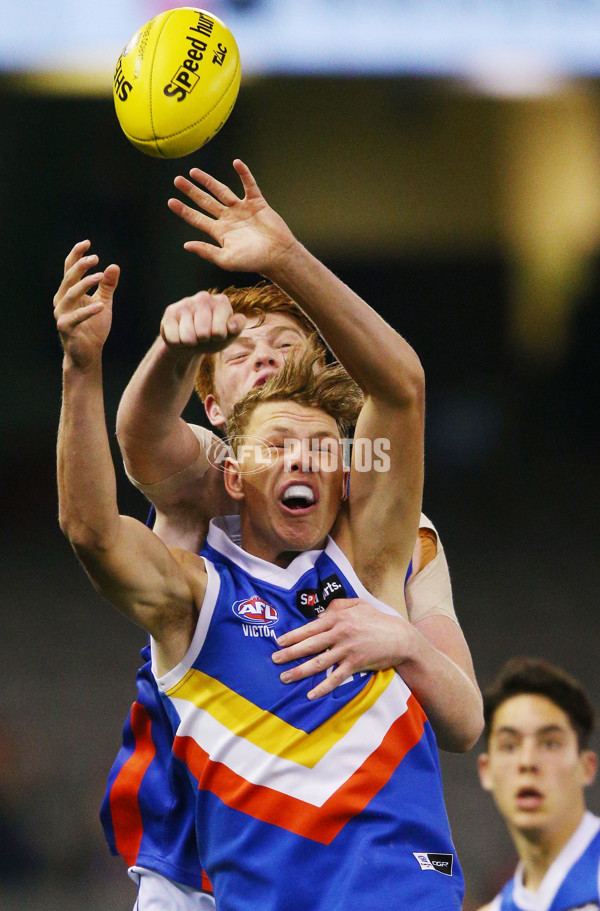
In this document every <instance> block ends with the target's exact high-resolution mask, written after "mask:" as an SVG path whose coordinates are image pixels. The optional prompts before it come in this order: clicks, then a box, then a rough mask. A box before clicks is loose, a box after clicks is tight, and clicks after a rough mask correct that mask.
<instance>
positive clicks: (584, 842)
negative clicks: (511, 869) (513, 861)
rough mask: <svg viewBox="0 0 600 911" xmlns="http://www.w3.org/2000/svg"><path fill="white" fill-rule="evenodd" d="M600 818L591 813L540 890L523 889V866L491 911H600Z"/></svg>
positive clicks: (585, 818)
mask: <svg viewBox="0 0 600 911" xmlns="http://www.w3.org/2000/svg"><path fill="white" fill-rule="evenodd" d="M599 875H600V818H598V817H597V816H594V814H593V813H590V812H589V811H588V812H586V813H585V814H584V817H583V819H582V821H581V823H580V824H579V826H578V827H577V829H576V830H575V832H574V833H573V835H572V837H571V838H570V839H569V841H568V842H567V844H566V845H565V846H564V848H563V849H562V851H561V852H560V854H559V855H558V857H557V858H556V860H555V861H554V862H553V863H552V865H551V866H550V867H549V869H548V871H547V873H546V875H545V876H544V879H543V880H542V882H541V885H540V887H539V889H538V890H537V891H536V892H532V891H531V890H530V889H527V888H526V886H524V885H523V865H522V864H519V866H518V867H517V869H516V872H515V875H514V877H513V878H512V879H511V880H510V881H509V882H507V884H506V885H505V886H504V888H503V889H502V891H501V892H500V894H499V895H497V896H496V898H495V899H494V901H493V902H492V903H491V905H490V911H597V909H600V882H599Z"/></svg>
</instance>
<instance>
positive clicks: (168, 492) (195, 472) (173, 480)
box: [125, 424, 221, 508]
mask: <svg viewBox="0 0 600 911" xmlns="http://www.w3.org/2000/svg"><path fill="white" fill-rule="evenodd" d="M188 427H189V428H190V430H192V431H193V432H194V435H195V436H196V439H197V440H198V442H199V443H200V452H199V453H198V456H197V458H196V460H195V461H194V462H192V464H191V465H188V466H187V467H186V468H182V470H181V471H176V472H175V474H172V475H169V476H168V477H167V478H163V479H162V480H161V481H157V482H156V484H142V483H141V482H140V481H137V480H136V479H135V478H134V477H132V476H131V475H130V474H129V472H128V471H127V468H125V474H126V475H127V477H128V478H129V480H130V481H131V483H132V484H133V486H134V487H137V489H138V490H140V491H141V492H142V493H143V494H144V496H145V497H147V498H148V499H149V500H150V502H151V503H154V505H155V506H157V507H159V508H160V505H161V503H160V501H161V500H162V499H163V498H164V497H169V498H170V497H171V496H172V495H173V494H174V493H176V492H177V491H178V490H179V489H180V488H181V487H182V486H183V485H184V484H188V483H189V482H190V481H198V480H200V478H202V477H204V475H205V474H206V472H207V470H208V466H209V461H208V458H207V452H208V450H209V448H210V445H211V443H213V442H214V441H217V442H221V440H220V439H219V437H217V436H216V434H214V433H213V432H212V430H207V429H206V428H205V427H200V425H199V424H188Z"/></svg>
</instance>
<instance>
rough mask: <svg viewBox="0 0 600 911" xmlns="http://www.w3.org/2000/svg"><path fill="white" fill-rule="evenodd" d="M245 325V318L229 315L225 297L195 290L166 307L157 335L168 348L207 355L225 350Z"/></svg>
mask: <svg viewBox="0 0 600 911" xmlns="http://www.w3.org/2000/svg"><path fill="white" fill-rule="evenodd" d="M245 325H246V317H245V316H243V315H242V314H241V313H236V314H234V313H233V310H232V308H231V304H230V303H229V298H228V297H227V296H226V295H225V294H209V292H208V291H198V293H197V294H194V295H192V296H191V297H184V298H182V299H181V300H180V301H177V302H176V303H174V304H171V305H170V306H168V307H167V309H166V310H165V312H164V315H163V318H162V320H161V324H160V334H161V336H162V339H163V341H164V342H165V344H166V345H169V347H172V348H193V349H196V350H197V351H198V352H202V353H203V354H209V353H214V352H215V351H221V350H222V349H223V348H226V347H227V345H229V344H230V343H231V342H232V341H233V340H234V339H236V338H237V337H238V335H239V334H240V332H241V331H242V329H243V328H244V326H245Z"/></svg>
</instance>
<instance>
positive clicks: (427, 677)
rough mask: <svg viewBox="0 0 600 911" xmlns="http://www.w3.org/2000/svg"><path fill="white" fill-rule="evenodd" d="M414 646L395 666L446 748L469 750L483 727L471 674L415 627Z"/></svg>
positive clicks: (480, 708) (479, 702)
mask: <svg viewBox="0 0 600 911" xmlns="http://www.w3.org/2000/svg"><path fill="white" fill-rule="evenodd" d="M411 640H412V642H411V648H410V649H409V650H408V651H407V657H406V658H405V659H404V660H403V661H402V662H401V663H400V664H398V665H397V667H396V669H397V671H398V673H399V674H400V676H401V677H402V679H403V680H404V682H405V683H406V684H407V686H408V687H409V688H410V690H411V691H412V692H413V693H414V695H415V696H416V697H417V699H418V700H419V702H420V704H421V706H422V707H423V710H424V711H425V713H426V715H427V717H428V719H429V721H430V722H431V726H432V727H433V730H434V732H435V735H436V738H437V741H438V745H439V746H440V748H441V749H443V750H448V751H450V752H453V753H462V752H466V751H467V750H470V749H471V747H472V746H473V745H474V744H475V743H476V741H477V739H478V737H479V735H480V734H481V731H482V729H483V710H482V699H481V693H480V691H479V687H478V686H477V683H476V681H475V678H474V675H473V676H471V675H470V674H469V673H467V672H466V671H465V670H463V668H461V667H460V666H459V664H458V663H457V662H456V661H454V660H453V659H452V658H451V657H450V656H449V655H446V654H444V652H442V651H440V649H439V648H436V647H435V645H433V644H432V643H431V642H430V641H429V640H428V639H427V638H426V637H425V636H424V635H423V634H422V633H420V632H419V631H418V630H417V629H414V628H413V634H412V636H411Z"/></svg>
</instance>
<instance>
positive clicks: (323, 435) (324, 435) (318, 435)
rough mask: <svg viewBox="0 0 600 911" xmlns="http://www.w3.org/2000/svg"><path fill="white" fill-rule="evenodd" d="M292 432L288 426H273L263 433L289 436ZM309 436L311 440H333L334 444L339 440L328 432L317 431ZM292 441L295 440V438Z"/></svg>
mask: <svg viewBox="0 0 600 911" xmlns="http://www.w3.org/2000/svg"><path fill="white" fill-rule="evenodd" d="M292 432H293V431H292V428H291V427H289V426H288V427H286V426H284V425H282V424H275V425H274V426H272V427H269V428H268V429H267V430H266V431H265V433H284V434H285V433H288V434H291V433H292ZM310 436H311V438H312V439H327V440H334V442H336V443H337V442H339V438H338V437H336V436H335V435H334V434H333V433H332V432H331V431H330V430H317V431H316V432H315V433H311V435H310ZM293 439H295V437H294V438H293Z"/></svg>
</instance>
